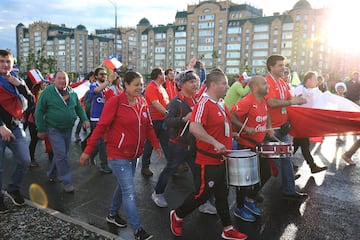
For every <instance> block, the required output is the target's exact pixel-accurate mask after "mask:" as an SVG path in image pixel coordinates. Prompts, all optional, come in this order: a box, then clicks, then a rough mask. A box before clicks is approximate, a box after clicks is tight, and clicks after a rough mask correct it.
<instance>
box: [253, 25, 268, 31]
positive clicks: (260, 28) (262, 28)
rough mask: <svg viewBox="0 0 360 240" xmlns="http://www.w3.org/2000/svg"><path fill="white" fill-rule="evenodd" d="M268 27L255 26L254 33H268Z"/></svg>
mask: <svg viewBox="0 0 360 240" xmlns="http://www.w3.org/2000/svg"><path fill="white" fill-rule="evenodd" d="M268 31H269V25H255V26H254V32H268Z"/></svg>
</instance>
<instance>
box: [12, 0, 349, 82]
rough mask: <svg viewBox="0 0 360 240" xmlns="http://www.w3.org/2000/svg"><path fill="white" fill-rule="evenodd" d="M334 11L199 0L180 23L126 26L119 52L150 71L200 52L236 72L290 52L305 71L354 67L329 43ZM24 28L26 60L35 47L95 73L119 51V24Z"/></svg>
mask: <svg viewBox="0 0 360 240" xmlns="http://www.w3.org/2000/svg"><path fill="white" fill-rule="evenodd" d="M328 14H329V9H327V8H322V9H313V8H312V7H311V5H310V4H309V2H308V1H306V0H299V1H298V2H297V3H296V4H295V5H294V6H293V8H292V9H289V10H288V11H286V12H284V13H274V14H273V15H272V16H264V14H263V10H262V9H259V8H256V7H254V6H251V5H249V4H246V3H244V4H236V3H233V2H232V1H227V0H218V1H217V0H207V1H199V2H198V3H197V4H193V5H188V6H187V9H186V11H178V12H177V13H176V15H175V21H174V22H173V23H167V24H166V25H159V26H152V25H151V23H150V22H149V21H148V20H147V19H146V18H143V19H141V20H140V21H139V23H138V24H137V26H136V28H121V27H120V28H119V29H117V32H116V52H117V55H119V56H121V57H120V58H121V60H122V63H123V64H124V65H125V66H127V67H130V68H133V69H135V70H136V71H139V72H141V73H143V74H147V73H149V72H150V71H151V69H152V68H154V67H162V68H168V67H171V68H174V69H176V70H182V69H184V68H186V66H187V64H188V62H189V60H190V59H191V58H192V57H196V58H198V59H201V60H202V61H203V62H204V63H205V66H206V67H207V68H208V69H211V68H213V67H216V66H219V67H222V68H223V69H224V70H225V71H226V73H227V74H229V75H238V74H240V73H242V72H243V71H247V72H248V73H257V74H265V73H266V66H265V61H266V58H267V57H268V56H269V55H271V54H281V55H284V56H286V57H287V59H288V63H289V66H290V67H291V68H292V69H293V70H295V71H297V72H298V73H299V74H302V73H304V72H306V71H308V70H314V71H318V72H320V73H328V72H331V71H333V70H332V69H334V68H335V67H337V68H338V67H339V64H340V65H341V64H342V65H343V66H342V67H343V68H344V69H343V70H342V71H347V70H348V69H346V68H350V67H351V66H349V65H345V64H344V63H340V62H339V58H338V57H336V56H334V54H335V53H334V52H333V51H332V49H331V48H330V46H329V43H328V39H327V28H326V19H327V17H328ZM16 33H17V56H18V58H21V59H23V60H24V59H26V57H27V55H28V54H29V52H30V51H31V50H35V51H37V50H39V49H40V48H41V47H44V49H45V54H46V55H47V56H53V57H54V58H55V59H56V60H57V66H58V68H59V69H60V70H65V71H69V72H78V73H84V72H88V71H90V70H92V69H93V68H94V67H96V66H98V65H99V64H101V62H102V61H103V60H104V59H105V58H106V57H108V56H110V55H112V54H114V39H115V30H114V28H112V29H105V30H96V31H95V33H94V34H90V35H89V32H88V31H87V29H86V28H85V26H82V25H79V26H77V27H76V28H74V29H73V28H67V27H65V26H58V25H54V24H50V23H44V22H35V23H33V24H31V25H30V26H29V28H26V27H25V26H24V25H22V24H19V25H18V26H17V28H16Z"/></svg>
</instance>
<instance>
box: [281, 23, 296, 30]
mask: <svg viewBox="0 0 360 240" xmlns="http://www.w3.org/2000/svg"><path fill="white" fill-rule="evenodd" d="M282 30H284V31H286V30H294V24H293V23H284V24H283V25H282Z"/></svg>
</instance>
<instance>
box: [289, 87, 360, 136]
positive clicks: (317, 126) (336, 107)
mask: <svg viewBox="0 0 360 240" xmlns="http://www.w3.org/2000/svg"><path fill="white" fill-rule="evenodd" d="M313 103H314V104H312V105H311V106H305V107H304V106H301V105H300V106H291V107H288V108H287V111H288V116H289V121H290V123H291V129H290V134H291V135H292V136H294V137H304V138H305V137H323V136H331V135H338V134H345V133H347V134H353V135H359V134H360V107H359V106H358V105H356V104H355V103H353V102H351V101H350V100H348V99H346V98H343V97H339V96H337V95H335V94H331V93H330V92H325V93H321V94H319V95H318V96H316V98H315V99H314V101H313Z"/></svg>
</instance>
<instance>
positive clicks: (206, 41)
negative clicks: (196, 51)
mask: <svg viewBox="0 0 360 240" xmlns="http://www.w3.org/2000/svg"><path fill="white" fill-rule="evenodd" d="M213 42H214V38H199V41H198V43H199V44H204V43H213Z"/></svg>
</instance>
